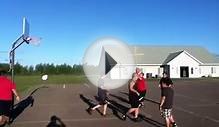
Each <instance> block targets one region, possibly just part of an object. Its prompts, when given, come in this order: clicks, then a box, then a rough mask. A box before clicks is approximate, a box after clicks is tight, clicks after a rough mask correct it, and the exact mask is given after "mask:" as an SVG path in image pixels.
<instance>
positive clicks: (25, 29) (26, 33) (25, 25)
mask: <svg viewBox="0 0 219 127" xmlns="http://www.w3.org/2000/svg"><path fill="white" fill-rule="evenodd" d="M29 32H30V24H29V22H28V21H27V19H26V18H25V17H24V18H23V33H22V34H23V39H26V38H28V37H29Z"/></svg>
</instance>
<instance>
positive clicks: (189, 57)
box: [111, 46, 219, 78]
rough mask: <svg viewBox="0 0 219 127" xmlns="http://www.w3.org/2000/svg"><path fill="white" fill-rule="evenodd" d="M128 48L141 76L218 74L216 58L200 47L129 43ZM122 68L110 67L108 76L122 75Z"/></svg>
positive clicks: (212, 75)
mask: <svg viewBox="0 0 219 127" xmlns="http://www.w3.org/2000/svg"><path fill="white" fill-rule="evenodd" d="M130 49H131V50H132V52H133V56H134V60H135V65H133V66H136V67H139V68H140V69H142V71H143V72H144V73H145V77H161V76H162V73H163V72H164V71H165V72H167V73H168V74H169V76H170V77H171V78H182V77H188V78H200V77H219V59H218V58H216V57H215V56H214V55H212V54H211V53H209V52H208V51H207V50H206V49H205V48H203V47H199V46H130ZM120 66H122V65H120ZM124 68H125V67H123V70H122V69H119V70H116V68H114V70H113V71H112V72H111V75H112V77H113V78H122V77H121V75H123V71H124V70H126V69H124ZM117 73H118V74H117ZM115 76H119V77H115Z"/></svg>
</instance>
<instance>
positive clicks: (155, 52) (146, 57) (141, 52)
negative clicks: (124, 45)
mask: <svg viewBox="0 0 219 127" xmlns="http://www.w3.org/2000/svg"><path fill="white" fill-rule="evenodd" d="M130 49H131V50H132V52H133V53H134V54H135V55H134V56H135V57H134V58H135V62H136V63H137V64H162V63H164V62H165V60H166V61H167V60H171V59H173V58H174V57H176V56H177V55H178V53H180V52H181V51H183V50H185V51H186V52H188V53H189V54H191V55H192V56H194V57H195V58H196V59H198V60H199V61H201V62H202V63H204V64H205V63H218V60H217V58H216V57H215V56H213V55H212V54H211V53H209V52H208V50H207V49H205V48H203V47H200V46H130ZM168 57H169V58H168Z"/></svg>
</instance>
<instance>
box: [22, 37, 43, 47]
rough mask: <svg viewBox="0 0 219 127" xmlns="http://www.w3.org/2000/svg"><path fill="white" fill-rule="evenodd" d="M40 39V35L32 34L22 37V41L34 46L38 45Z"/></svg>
mask: <svg viewBox="0 0 219 127" xmlns="http://www.w3.org/2000/svg"><path fill="white" fill-rule="evenodd" d="M41 40H42V38H41V37H34V36H31V37H27V38H24V41H25V42H26V43H27V44H32V45H35V46H39V45H40V42H41Z"/></svg>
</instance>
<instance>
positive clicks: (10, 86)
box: [0, 70, 20, 125]
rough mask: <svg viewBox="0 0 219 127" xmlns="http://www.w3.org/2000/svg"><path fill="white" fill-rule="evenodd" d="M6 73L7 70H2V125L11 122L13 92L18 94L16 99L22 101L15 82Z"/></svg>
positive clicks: (0, 71) (0, 74)
mask: <svg viewBox="0 0 219 127" xmlns="http://www.w3.org/2000/svg"><path fill="white" fill-rule="evenodd" d="M4 74H6V71H4V70H0V125H4V124H5V123H6V122H9V116H10V112H11V109H10V107H11V105H12V97H13V94H14V95H15V96H16V100H17V101H20V97H19V96H18V93H17V91H16V86H15V84H14V83H13V82H12V81H11V80H9V79H8V78H7V76H4Z"/></svg>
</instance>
